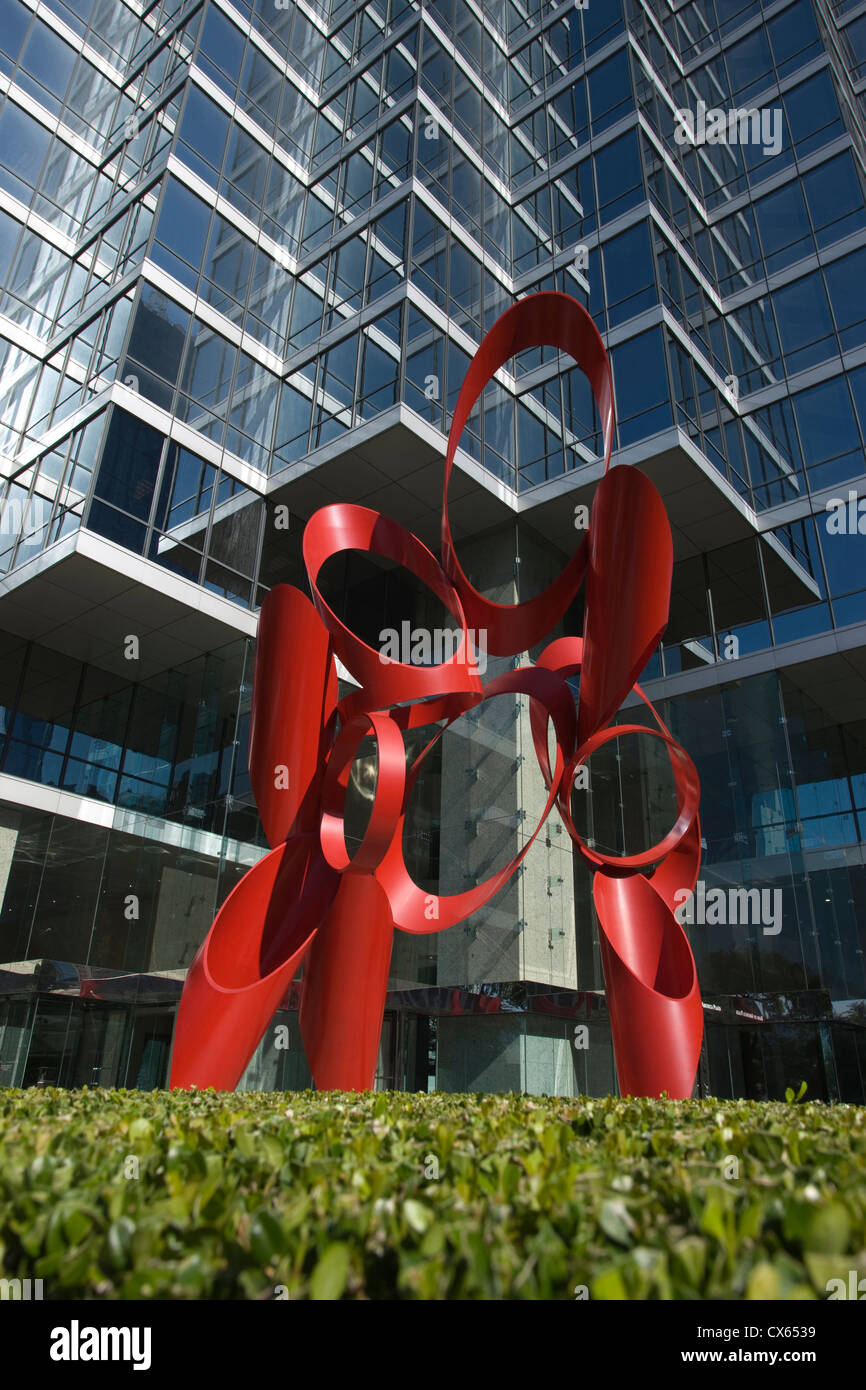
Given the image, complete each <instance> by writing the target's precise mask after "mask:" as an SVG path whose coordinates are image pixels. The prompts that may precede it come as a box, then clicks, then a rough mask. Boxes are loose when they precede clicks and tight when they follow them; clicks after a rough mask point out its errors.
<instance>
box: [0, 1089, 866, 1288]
mask: <svg viewBox="0 0 866 1390" xmlns="http://www.w3.org/2000/svg"><path fill="white" fill-rule="evenodd" d="M864 1117H866V1110H864V1109H861V1108H856V1107H853V1106H826V1105H820V1104H801V1105H794V1104H785V1103H772V1104H762V1103H756V1102H747V1101H734V1102H728V1101H713V1100H709V1101H685V1102H680V1101H660V1102H659V1101H655V1102H654V1101H645V1100H620V1099H616V1098H613V1097H611V1098H608V1099H605V1100H592V1099H588V1098H579V1099H575V1100H566V1099H549V1098H546V1097H544V1098H538V1097H531V1096H516V1095H507V1096H502V1095H470V1096H465V1095H431V1096H427V1095H420V1094H416V1095H404V1094H396V1093H390V1094H370V1093H367V1094H365V1095H352V1094H342V1093H333V1092H332V1093H328V1094H312V1093H310V1092H304V1093H303V1094H299V1093H297V1092H279V1093H273V1092H268V1093H261V1092H260V1093H255V1094H250V1093H245V1094H239V1095H228V1094H217V1093H215V1092H213V1091H206V1092H198V1093H197V1092H193V1093H191V1094H190V1093H168V1092H165V1091H155V1092H141V1091H106V1090H93V1091H88V1090H87V1089H85V1090H82V1091H61V1090H54V1089H49V1090H36V1089H32V1090H26V1091H13V1090H0V1141H2V1142H0V1266H2V1272H3V1275H4V1276H5V1277H6V1278H11V1277H18V1278H28V1277H29V1278H41V1279H42V1280H43V1296H44V1298H46V1299H48V1298H64V1297H73V1298H81V1297H85V1298H87V1297H92V1298H142V1297H145V1298H171V1299H178V1298H274V1297H288V1298H290V1299H296V1298H301V1299H304V1298H320V1299H321V1298H338V1297H347V1298H424V1299H445V1298H494V1299H510V1298H557V1299H573V1298H575V1297H576V1296H587V1295H588V1296H589V1297H590V1298H594V1299H621V1298H635V1299H655V1298H674V1299H712V1298H750V1299H751V1298H759V1299H760V1298H784V1299H814V1298H826V1297H827V1296H828V1295H827V1282H828V1280H830V1279H833V1278H842V1279H844V1280H845V1282H846V1286H847V1283H848V1280H849V1277H850V1271H851V1270H855V1271H857V1277H858V1278H862V1277H863V1276H864V1275H866V1181H864V1179H866V1118H864ZM437 1169H438V1176H436V1173H437ZM864 1287H866V1286H864ZM278 1288H279V1292H278V1293H276V1292H275V1290H277V1289H278ZM584 1288H585V1290H586V1291H587V1295H585V1294H584V1293H583V1289H584Z"/></svg>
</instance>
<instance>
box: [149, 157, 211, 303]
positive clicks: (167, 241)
mask: <svg viewBox="0 0 866 1390" xmlns="http://www.w3.org/2000/svg"><path fill="white" fill-rule="evenodd" d="M210 216H211V212H210V208H209V207H208V206H207V204H206V203H203V202H202V201H201V199H200V198H196V196H195V194H193V193H190V192H188V190H187V189H185V188H183V187H182V186H181V185H180V184H179V183H177V182H176V180H174V179H170V180H169V182H168V184H167V186H166V190H165V196H164V198H163V201H162V211H161V212H160V215H159V222H158V223H157V228H156V237H157V240H158V241H161V242H162V244H163V246H167V247H168V249H169V250H170V251H173V252H174V253H175V255H177V256H180V257H181V258H182V259H183V260H184V261H186V262H187V263H188V264H189V265H190V266H196V267H197V266H198V264H199V261H200V260H201V256H202V251H203V249H204V246H205V244H206V242H207V234H208V228H209V226H210ZM172 273H174V272H172ZM195 278H196V277H193V279H192V283H193V284H195ZM187 283H189V280H188V279H187Z"/></svg>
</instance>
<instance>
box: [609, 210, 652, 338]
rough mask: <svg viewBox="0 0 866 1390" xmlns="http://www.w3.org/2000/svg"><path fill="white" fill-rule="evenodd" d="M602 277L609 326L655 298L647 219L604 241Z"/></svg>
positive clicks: (631, 316)
mask: <svg viewBox="0 0 866 1390" xmlns="http://www.w3.org/2000/svg"><path fill="white" fill-rule="evenodd" d="M604 278H605V284H606V288H607V296H606V297H607V305H608V322H609V324H610V326H611V327H613V326H614V324H617V323H622V322H624V321H625V320H626V319H629V318H633V317H634V315H635V314H639V313H641V311H642V310H644V309H647V308H649V307H650V306H651V305H653V304H655V303H656V302H657V294H656V288H655V276H654V274H653V257H652V251H651V250H650V240H649V230H648V227H647V224H646V222H639V223H638V224H637V226H635V227H630V228H629V230H628V231H627V232H623V233H622V235H621V236H617V237H614V238H613V240H612V241H608V242H605V245H604Z"/></svg>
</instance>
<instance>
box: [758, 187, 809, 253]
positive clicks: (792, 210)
mask: <svg viewBox="0 0 866 1390" xmlns="http://www.w3.org/2000/svg"><path fill="white" fill-rule="evenodd" d="M755 216H756V217H757V220H758V227H759V229H760V232H761V244H762V246H763V248H764V260H765V262H766V266H767V273H768V274H770V275H772V273H773V271H775V270H779V269H781V267H782V266H785V265H789V264H791V263H792V262H793V261H796V260H798V259H800V257H802V256H806V255H808V254H809V252H810V251H811V250H812V234H811V231H810V228H809V218H808V216H807V213H806V205H805V202H804V199H803V194H802V192H801V190H800V186H799V184H798V183H796V182H794V183H788V184H785V186H784V187H783V188H779V189H777V190H776V191H775V193H770V194H768V195H767V197H766V198H761V199H760V201H759V202H758V203H756V205H755Z"/></svg>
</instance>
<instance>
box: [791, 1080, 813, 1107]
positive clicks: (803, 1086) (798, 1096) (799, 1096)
mask: <svg viewBox="0 0 866 1390" xmlns="http://www.w3.org/2000/svg"><path fill="white" fill-rule="evenodd" d="M808 1089H809V1087H808V1086H807V1085H806V1082H805V1081H801V1082H800V1089H799V1091H798V1092H797V1094H796V1095H794V1091H793V1089H792V1087H790V1086H786V1087H785V1100H786V1101H787V1102H788V1104H789V1105H796V1103H797V1101H798V1100H802V1099H803V1097H804V1095H805V1094H806V1092H807V1091H808Z"/></svg>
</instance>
